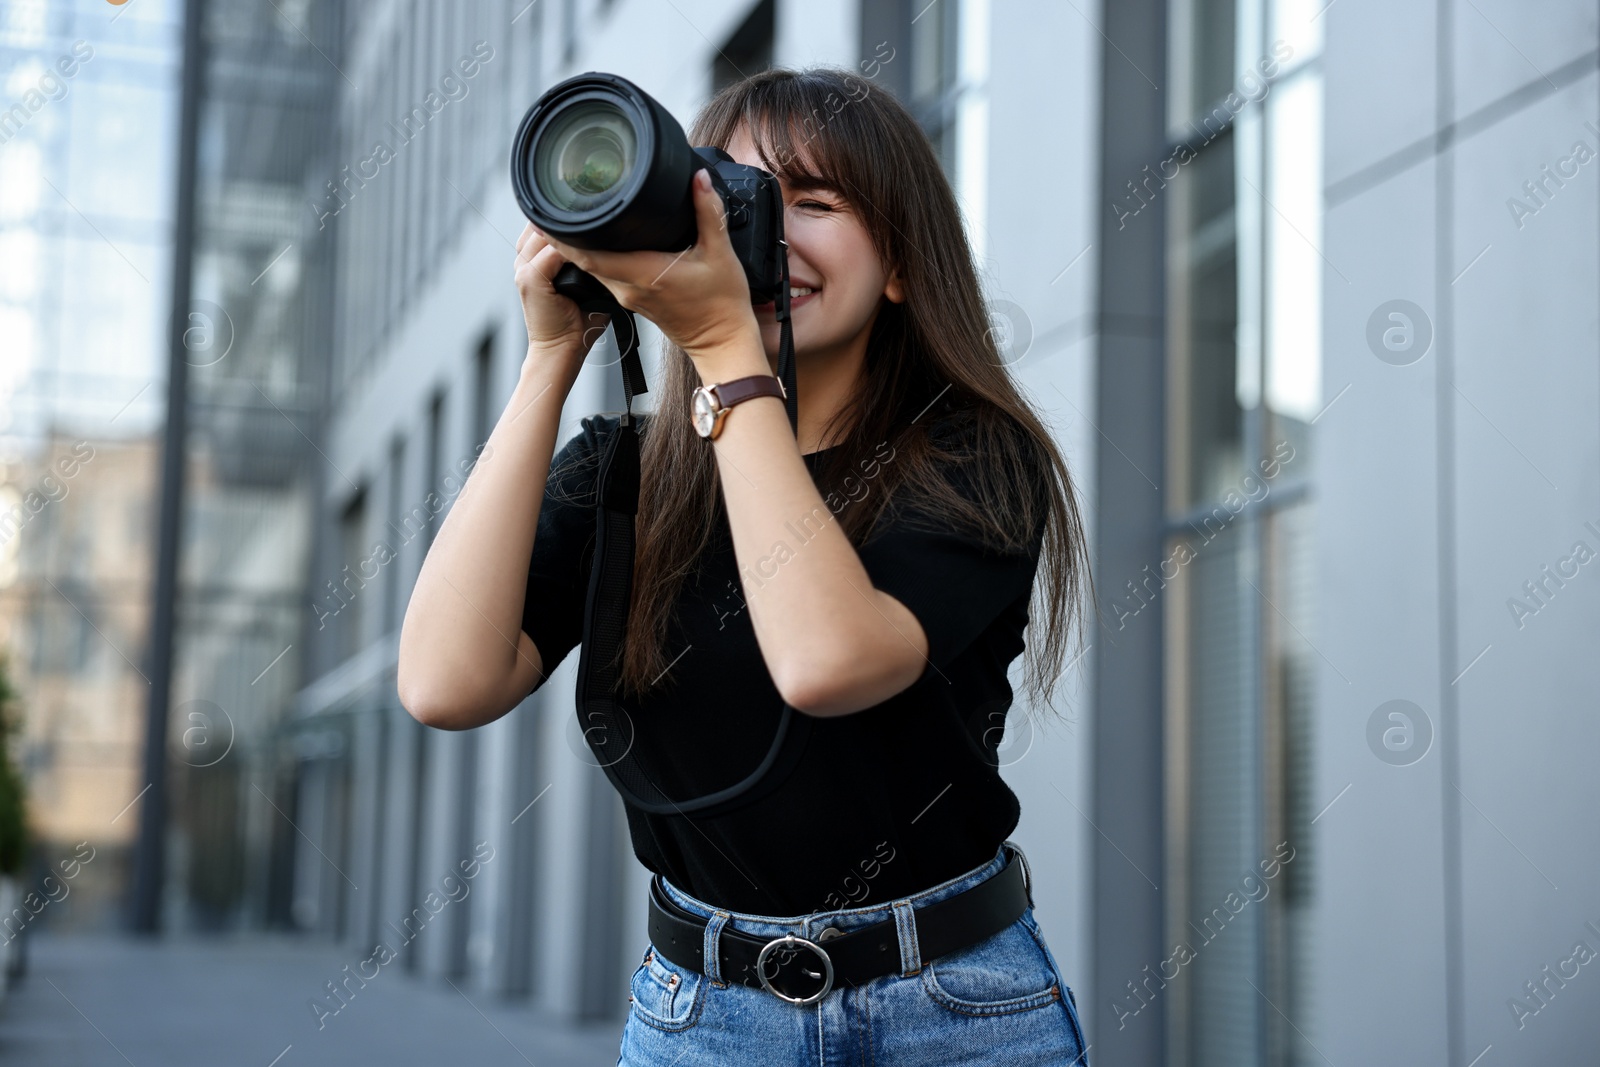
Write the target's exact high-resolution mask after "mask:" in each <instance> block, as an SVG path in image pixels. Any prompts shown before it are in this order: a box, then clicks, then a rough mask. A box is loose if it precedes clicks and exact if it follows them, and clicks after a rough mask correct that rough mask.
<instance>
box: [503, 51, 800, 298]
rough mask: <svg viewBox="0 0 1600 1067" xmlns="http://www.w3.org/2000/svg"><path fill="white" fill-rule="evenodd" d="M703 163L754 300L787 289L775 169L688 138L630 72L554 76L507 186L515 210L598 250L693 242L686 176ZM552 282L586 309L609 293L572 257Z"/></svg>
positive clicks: (695, 232)
mask: <svg viewBox="0 0 1600 1067" xmlns="http://www.w3.org/2000/svg"><path fill="white" fill-rule="evenodd" d="M702 169H703V170H706V171H709V172H710V174H711V186H712V188H713V189H715V190H716V192H717V194H718V195H719V196H720V197H721V198H722V203H723V206H724V208H725V209H726V212H727V224H728V238H729V241H730V243H731V244H732V245H733V250H734V254H735V255H736V256H738V258H739V262H740V264H741V265H743V267H744V272H745V278H746V279H747V280H748V281H749V283H750V294H751V298H752V300H754V301H755V302H758V303H759V302H762V301H765V300H779V298H780V296H786V295H787V292H786V290H785V291H783V292H782V293H780V290H783V287H784V286H785V285H786V284H787V283H786V278H787V257H786V247H785V245H784V243H783V193H782V189H781V188H780V186H779V184H778V179H777V178H775V177H773V176H772V175H771V174H769V173H768V172H767V171H765V170H763V169H762V168H760V167H752V166H747V165H745V164H741V163H735V162H734V161H733V158H732V157H731V156H729V155H728V153H727V152H725V151H723V150H722V149H720V148H715V147H702V148H691V147H690V146H689V141H688V138H687V137H686V136H685V135H684V132H683V127H682V126H680V125H679V124H678V121H677V119H675V118H673V117H672V114H671V113H670V112H668V111H667V110H666V109H665V108H664V107H662V106H661V104H660V103H658V102H657V101H656V100H655V99H654V98H653V97H651V96H650V95H649V94H648V93H646V92H644V90H642V89H640V88H639V87H638V86H637V85H635V84H634V83H633V82H630V81H628V80H627V79H626V78H622V77H619V76H617V75H615V74H603V73H597V72H592V71H591V72H589V73H587V74H580V75H577V76H576V77H573V78H568V79H567V80H566V81H563V82H561V83H559V84H557V85H554V86H552V87H551V88H550V89H549V90H547V91H546V92H545V93H544V94H543V95H542V96H540V97H539V99H538V100H537V101H535V102H534V104H533V106H532V107H530V108H529V109H528V111H527V114H525V115H524V116H523V118H522V122H521V123H520V124H519V126H518V128H517V133H516V136H515V138H514V139H513V141H512V145H511V187H512V190H513V192H514V193H515V195H516V198H517V204H518V206H519V207H520V208H521V209H522V213H523V214H524V215H526V216H527V217H528V219H529V220H530V221H532V222H533V224H534V225H535V226H537V227H539V229H540V230H542V231H544V232H545V233H547V234H550V235H551V236H553V237H557V238H560V239H561V240H562V241H565V242H567V243H568V244H572V245H575V246H577V247H579V248H587V249H594V250H597V251H614V252H632V251H644V250H653V251H659V252H680V251H682V250H684V249H685V248H688V247H690V246H692V245H693V244H694V243H695V241H696V240H697V238H698V236H699V228H698V226H697V224H696V221H695V212H694V199H693V187H692V181H693V178H694V174H695V172H696V171H697V170H702ZM554 285H555V288H556V291H557V292H561V293H563V294H564V295H567V296H570V297H572V298H573V299H574V300H576V301H577V302H578V304H579V306H580V307H583V308H584V309H585V310H589V309H591V308H594V309H598V308H600V306H601V305H609V304H610V303H611V300H610V293H609V291H607V290H606V289H605V287H604V286H602V285H601V284H600V283H599V282H598V281H597V280H595V278H594V277H593V276H592V275H589V274H588V273H586V272H584V271H582V270H579V269H578V268H576V267H574V266H573V265H572V264H570V263H569V264H567V265H566V266H565V267H563V268H562V270H561V271H560V272H559V273H558V274H557V275H556V278H555V280H554ZM781 302H782V301H780V303H781Z"/></svg>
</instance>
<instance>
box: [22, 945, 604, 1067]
mask: <svg viewBox="0 0 1600 1067" xmlns="http://www.w3.org/2000/svg"><path fill="white" fill-rule="evenodd" d="M360 956H361V954H360V953H356V952H354V951H353V950H344V949H342V948H341V947H340V946H335V945H329V944H327V943H325V942H311V941H306V940H303V939H296V938H292V937H274V936H271V935H250V936H244V937H233V938H218V939H208V940H194V939H185V938H178V937H170V938H168V939H165V940H161V941H154V942H147V941H142V940H134V939H130V938H127V937H123V936H121V935H116V934H81V935H79V934H73V935H69V934H52V933H49V932H48V931H44V932H39V933H38V934H36V935H34V936H33V939H32V943H31V944H30V945H29V947H28V965H27V972H26V973H25V974H24V975H23V976H22V978H21V979H20V981H19V982H18V984H16V985H14V986H12V988H11V990H10V992H9V993H8V994H7V995H6V997H5V999H4V1000H3V1001H0V1064H5V1065H8V1067H9V1065H13V1064H15V1065H17V1067H129V1065H131V1067H220V1065H230V1067H232V1065H239V1067H335V1065H337V1067H364V1065H366V1064H385V1065H390V1064H392V1065H396V1067H402V1065H404V1067H410V1065H419V1067H420V1065H429V1067H432V1065H436V1064H437V1065H449V1067H455V1065H457V1064H461V1063H471V1064H473V1067H497V1065H500V1064H505V1065H508V1067H517V1065H522V1064H531V1065H536V1067H579V1065H581V1067H614V1065H615V1064H616V1062H617V1055H618V1051H619V1049H620V1047H621V1039H622V1025H623V1020H622V1019H621V1018H618V1019H617V1020H616V1021H615V1022H606V1023H602V1024H590V1025H584V1026H578V1025H575V1024H572V1023H568V1022H565V1021H561V1020H552V1019H550V1018H547V1017H544V1016H543V1015H541V1014H540V1013H539V1012H538V1011H537V1010H536V1009H534V1008H533V1007H531V1006H530V1005H529V1003H528V1002H527V1001H526V1000H523V1001H509V1000H504V999H500V998H497V997H495V996H493V995H491V994H487V993H479V992H474V991H471V990H469V989H467V988H466V987H465V986H461V983H459V982H458V983H455V985H456V986H459V987H460V988H453V987H452V985H451V984H450V983H449V982H446V981H445V980H442V979H431V978H420V977H414V976H413V975H411V974H408V973H406V972H404V971H403V970H401V966H402V964H401V962H400V961H399V960H396V961H394V962H392V963H390V964H388V965H387V966H383V967H380V968H379V969H378V971H377V974H376V975H375V976H374V977H373V978H371V979H370V980H368V982H367V984H366V986H365V987H356V988H357V991H356V993H355V995H353V996H351V997H349V999H348V1001H347V1002H346V1003H344V1005H343V1006H342V1007H341V1008H340V1009H339V1011H338V1013H337V1014H332V1013H327V1014H324V1015H323V1016H322V1018H321V1019H320V1024H321V1025H320V1028H319V1018H318V1014H317V1012H315V1011H313V1010H312V1009H311V1007H310V1006H309V1002H310V1000H311V999H312V998H313V997H316V996H325V995H326V991H325V989H324V988H323V983H325V982H327V981H329V980H330V979H332V978H335V977H337V976H339V975H340V974H341V972H342V969H343V968H344V967H345V965H346V964H349V965H350V966H351V970H352V972H354V971H355V965H356V964H357V963H359V962H360V958H359V957H360ZM371 969H372V968H371V966H370V965H369V966H368V968H367V970H368V972H369V973H370V971H371ZM351 984H352V987H355V986H354V983H351Z"/></svg>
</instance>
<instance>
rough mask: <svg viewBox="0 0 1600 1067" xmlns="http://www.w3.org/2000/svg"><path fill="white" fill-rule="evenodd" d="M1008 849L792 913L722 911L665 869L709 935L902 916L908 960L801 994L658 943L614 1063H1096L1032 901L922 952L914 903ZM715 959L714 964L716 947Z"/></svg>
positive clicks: (979, 875) (769, 1066)
mask: <svg viewBox="0 0 1600 1067" xmlns="http://www.w3.org/2000/svg"><path fill="white" fill-rule="evenodd" d="M1006 844H1007V845H1010V847H1012V848H1016V845H1015V844H1014V843H1012V842H1007V843H1006ZM1018 851H1019V852H1020V851H1021V850H1020V849H1018ZM1006 858H1007V857H1006V848H1005V846H1002V847H1001V848H1000V850H999V851H998V852H997V853H996V854H995V857H994V858H993V859H991V860H990V861H989V862H988V863H985V864H984V865H983V866H981V867H976V868H974V869H972V870H970V871H968V872H967V873H965V874H962V875H957V876H956V877H955V878H952V879H950V880H949V881H947V882H942V883H940V884H939V885H936V886H933V887H932V888H930V889H925V890H923V891H921V892H919V893H913V894H912V895H910V896H907V897H901V898H899V899H897V900H892V901H886V902H884V903H882V904H877V905H873V906H869V907H864V908H850V909H844V910H839V911H825V912H816V913H813V914H811V915H803V916H787V917H781V916H772V915H752V914H747V913H744V912H737V911H735V912H728V911H719V910H718V909H716V908H715V907H713V906H712V905H710V904H707V903H706V902H705V901H702V900H699V899H697V898H696V897H692V896H690V895H689V894H688V893H685V892H684V891H683V890H681V889H679V888H678V887H677V886H675V885H673V884H672V883H671V882H668V881H667V880H666V879H665V878H662V879H661V885H662V889H663V891H664V892H665V893H666V895H667V896H668V897H669V898H671V899H672V900H673V901H675V902H676V903H678V904H679V905H681V906H683V907H684V908H687V909H688V910H690V911H692V912H695V913H696V914H698V915H700V916H702V917H703V918H705V919H706V920H707V921H708V925H707V928H706V938H707V942H708V943H711V942H714V940H715V939H716V937H717V936H718V935H719V934H720V933H721V931H722V930H723V929H724V927H726V928H729V929H733V930H739V931H743V932H745V933H748V934H753V935H758V936H761V937H781V936H783V935H784V934H796V935H798V936H800V937H804V938H808V939H810V940H813V941H814V940H816V939H817V935H818V933H819V932H820V931H822V930H823V929H824V928H826V927H828V926H833V927H835V928H836V929H838V930H839V931H840V932H841V933H848V932H849V931H851V930H855V929H858V928H860V927H863V926H870V925H871V924H873V923H876V922H881V921H884V920H887V921H890V922H896V923H897V924H898V925H897V929H898V931H899V942H900V967H899V969H898V973H894V974H887V975H883V976H881V977H879V978H875V979H873V980H872V981H870V982H867V983H866V984H864V985H861V986H858V987H856V988H853V989H852V988H850V987H848V986H845V987H843V988H836V989H833V990H830V991H829V992H828V994H827V995H826V996H825V997H823V998H822V999H821V1000H819V1001H816V1002H815V1003H812V1004H807V1005H803V1006H801V1005H795V1004H791V1003H788V1002H786V1001H783V1000H780V999H779V998H778V997H776V996H774V995H773V994H771V993H769V992H767V991H766V990H764V989H754V988H751V987H750V986H747V985H744V984H743V983H741V982H724V981H721V980H719V979H720V977H721V976H720V975H717V974H701V973H700V972H698V971H694V970H691V969H689V968H687V967H681V966H679V965H678V964H675V963H672V962H670V961H668V960H666V959H663V958H662V956H661V954H660V953H659V952H657V951H656V947H655V945H653V944H652V945H649V946H648V947H647V948H646V950H645V951H644V953H643V954H642V957H641V959H640V961H639V966H638V969H637V970H635V971H634V972H633V979H632V997H631V998H630V1002H629V1005H628V1021H627V1025H626V1026H625V1027H624V1028H623V1031H622V1054H621V1056H620V1057H619V1058H618V1060H617V1064H618V1067H667V1065H669V1064H670V1065H673V1067H712V1065H718V1067H720V1065H729V1067H734V1065H737V1067H789V1065H791V1064H792V1065H795V1067H800V1065H810V1064H817V1063H826V1064H829V1065H830V1067H834V1065H837V1067H894V1065H899V1064H905V1065H913V1064H914V1065H916V1067H941V1065H944V1064H952V1065H953V1064H962V1065H966V1067H971V1065H973V1064H997V1065H998V1064H1005V1065H1006V1067H1023V1065H1028V1064H1039V1065H1043V1064H1049V1065H1051V1067H1069V1065H1070V1067H1088V1063H1089V1061H1088V1058H1087V1056H1086V1055H1085V1052H1086V1049H1085V1046H1084V1038H1083V1027H1082V1025H1081V1023H1080V1021H1079V1018H1078V1012H1077V1006H1076V1004H1075V1003H1074V998H1073V997H1072V991H1071V990H1070V989H1068V988H1067V983H1066V981H1065V980H1064V978H1063V976H1062V974H1061V968H1060V967H1059V966H1057V964H1056V960H1055V956H1054V955H1053V954H1052V953H1051V952H1050V949H1049V947H1048V946H1046V945H1045V942H1044V937H1043V935H1042V934H1041V933H1040V932H1039V924H1038V923H1037V922H1036V921H1035V920H1034V917H1033V909H1032V908H1031V907H1030V908H1028V909H1027V910H1026V911H1025V912H1024V913H1023V914H1022V916H1021V917H1020V918H1018V919H1017V921H1016V922H1014V923H1012V924H1011V925H1010V926H1008V927H1006V928H1005V929H1004V930H1002V931H1000V932H999V933H997V934H995V935H993V936H992V937H990V938H988V939H987V940H984V941H980V942H979V943H978V944H976V945H972V946H969V947H967V948H964V949H959V950H957V951H955V952H951V953H948V954H946V955H944V956H940V957H938V958H937V959H933V960H924V959H923V958H922V956H921V954H920V952H919V951H918V948H917V940H916V930H915V924H914V922H912V921H911V920H912V915H911V910H910V909H911V907H913V906H922V905H927V904H931V903H933V902H934V901H936V900H943V899H944V898H946V897H950V896H954V895H955V894H956V893H959V892H960V891H961V890H963V889H966V888H968V887H969V886H973V885H976V884H977V883H979V882H981V881H983V880H984V879H986V878H988V877H990V876H991V875H994V874H997V873H998V872H999V871H1000V870H1001V869H1002V868H1003V867H1004V866H1005V862H1006ZM824 944H826V942H824ZM705 958H706V959H707V960H710V961H713V962H712V963H711V964H710V966H712V967H715V966H716V962H715V961H716V960H717V958H718V957H717V954H716V953H715V952H712V951H708V952H707V953H706V955H705Z"/></svg>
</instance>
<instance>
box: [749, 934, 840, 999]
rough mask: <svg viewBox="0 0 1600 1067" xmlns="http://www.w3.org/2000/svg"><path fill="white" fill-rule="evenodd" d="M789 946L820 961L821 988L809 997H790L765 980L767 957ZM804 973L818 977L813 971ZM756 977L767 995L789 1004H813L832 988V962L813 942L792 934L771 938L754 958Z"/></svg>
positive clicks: (819, 946) (821, 948) (820, 947)
mask: <svg viewBox="0 0 1600 1067" xmlns="http://www.w3.org/2000/svg"><path fill="white" fill-rule="evenodd" d="M791 945H792V946H799V947H801V948H807V949H810V950H811V951H812V952H815V953H816V954H817V956H818V958H820V959H821V960H822V973H821V975H820V977H821V978H822V988H821V989H819V990H818V991H817V992H815V993H813V994H811V995H810V996H809V997H791V996H790V995H789V994H787V993H785V992H783V991H781V990H779V989H778V988H777V987H776V986H774V985H773V984H772V983H771V982H770V981H769V980H768V979H767V955H768V954H769V953H770V952H772V950H773V949H774V948H778V947H779V946H791ZM791 951H792V950H791ZM805 973H806V974H808V975H810V976H811V977H812V978H817V977H819V975H818V974H817V972H815V971H810V970H807V971H806V972H805ZM756 975H757V976H758V977H759V978H760V979H761V988H763V989H765V990H766V991H767V992H768V993H771V994H772V995H773V996H775V997H777V998H778V999H779V1000H787V1001H788V1002H789V1003H790V1004H801V1005H804V1004H815V1003H816V1002H817V1001H819V1000H821V999H822V998H823V997H825V996H827V995H828V991H829V990H831V989H832V988H833V960H831V959H829V958H828V953H827V952H826V951H825V950H824V949H823V947H822V946H821V945H819V944H817V943H816V942H815V941H808V940H806V939H805V938H803V937H796V936H795V935H794V934H785V935H783V936H782V937H777V938H773V939H772V940H771V941H768V942H767V943H766V944H765V945H762V946H761V952H760V954H759V955H757V956H756Z"/></svg>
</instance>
